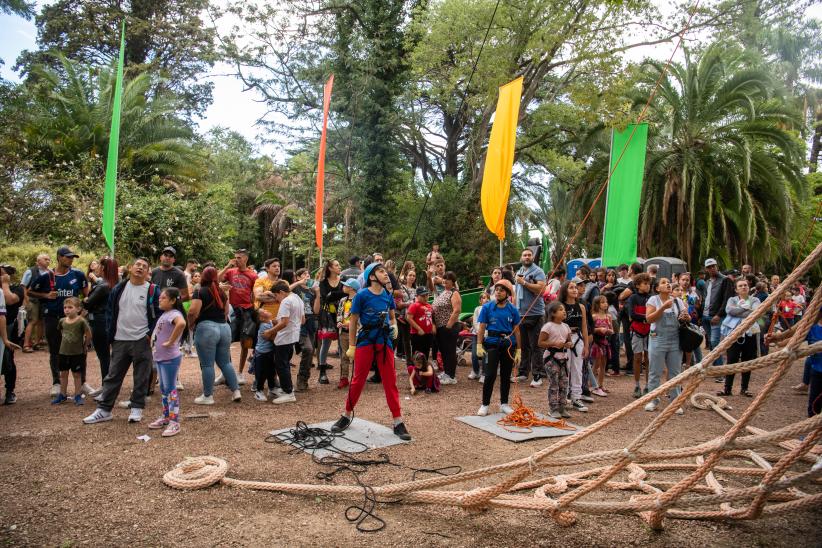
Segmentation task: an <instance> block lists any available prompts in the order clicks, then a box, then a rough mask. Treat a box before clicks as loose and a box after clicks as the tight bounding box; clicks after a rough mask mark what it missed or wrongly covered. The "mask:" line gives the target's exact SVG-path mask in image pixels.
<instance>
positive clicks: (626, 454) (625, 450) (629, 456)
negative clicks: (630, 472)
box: [622, 447, 636, 461]
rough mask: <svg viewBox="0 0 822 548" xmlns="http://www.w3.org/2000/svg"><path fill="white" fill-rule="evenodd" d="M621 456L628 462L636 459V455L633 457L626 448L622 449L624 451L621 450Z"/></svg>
mask: <svg viewBox="0 0 822 548" xmlns="http://www.w3.org/2000/svg"><path fill="white" fill-rule="evenodd" d="M622 454H623V455H625V458H626V459H628V460H630V461H633V460H634V459H636V455H634V454H633V453H631V452H630V451H629V450H628V448H627V447H626V448H624V449H623V450H622Z"/></svg>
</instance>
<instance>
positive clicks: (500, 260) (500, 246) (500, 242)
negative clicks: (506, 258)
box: [499, 240, 502, 268]
mask: <svg viewBox="0 0 822 548" xmlns="http://www.w3.org/2000/svg"><path fill="white" fill-rule="evenodd" d="M499 267H500V268H502V240H500V241H499Z"/></svg>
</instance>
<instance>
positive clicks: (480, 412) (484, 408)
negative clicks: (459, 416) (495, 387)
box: [477, 405, 488, 417]
mask: <svg viewBox="0 0 822 548" xmlns="http://www.w3.org/2000/svg"><path fill="white" fill-rule="evenodd" d="M477 416H479V417H487V416H488V406H487V405H480V408H479V410H477Z"/></svg>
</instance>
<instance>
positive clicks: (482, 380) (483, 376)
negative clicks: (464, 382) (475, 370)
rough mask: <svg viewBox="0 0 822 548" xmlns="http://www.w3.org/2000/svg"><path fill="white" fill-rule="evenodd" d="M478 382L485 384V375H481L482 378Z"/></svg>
mask: <svg viewBox="0 0 822 548" xmlns="http://www.w3.org/2000/svg"><path fill="white" fill-rule="evenodd" d="M477 381H479V382H480V383H484V382H485V375H480V377H479V378H478V379H477Z"/></svg>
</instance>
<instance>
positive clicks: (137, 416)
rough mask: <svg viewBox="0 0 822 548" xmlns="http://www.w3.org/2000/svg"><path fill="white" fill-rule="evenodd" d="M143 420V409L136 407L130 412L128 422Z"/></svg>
mask: <svg viewBox="0 0 822 548" xmlns="http://www.w3.org/2000/svg"><path fill="white" fill-rule="evenodd" d="M141 420H143V410H142V409H137V408H136V407H135V408H133V409H132V410H131V413H129V414H128V422H140V421H141Z"/></svg>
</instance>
